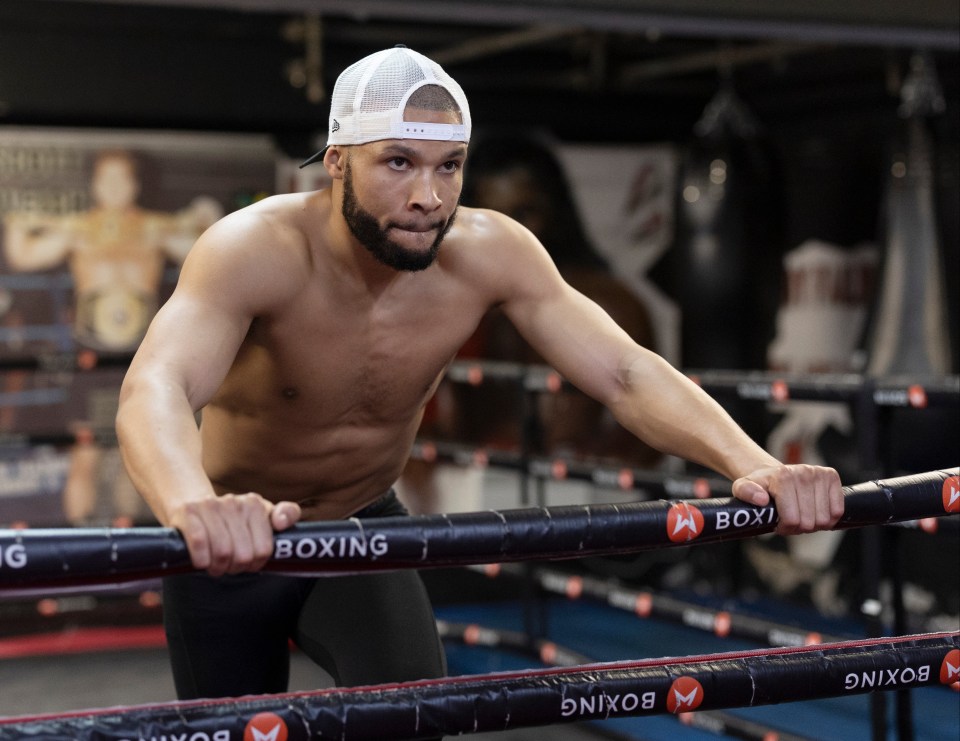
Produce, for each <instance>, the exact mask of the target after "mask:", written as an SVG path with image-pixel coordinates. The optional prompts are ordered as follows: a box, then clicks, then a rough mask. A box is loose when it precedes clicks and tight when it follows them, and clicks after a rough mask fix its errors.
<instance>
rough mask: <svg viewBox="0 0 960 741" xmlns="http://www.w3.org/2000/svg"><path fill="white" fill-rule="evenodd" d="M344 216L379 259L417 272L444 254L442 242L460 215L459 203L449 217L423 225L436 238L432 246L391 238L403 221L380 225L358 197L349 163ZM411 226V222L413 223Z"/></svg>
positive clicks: (345, 185) (361, 242) (346, 174)
mask: <svg viewBox="0 0 960 741" xmlns="http://www.w3.org/2000/svg"><path fill="white" fill-rule="evenodd" d="M342 211H343V218H344V220H345V221H346V222H347V226H348V227H350V231H351V232H352V233H353V236H354V237H356V238H357V241H358V242H360V244H362V245H363V246H364V247H366V248H367V250H368V251H369V252H370V254H371V255H373V256H374V257H375V258H377V260H379V261H380V262H382V263H383V264H384V265H387V266H389V267H391V268H393V269H394V270H407V271H410V272H415V271H418V270H425V269H427V268H428V267H430V266H431V265H432V264H433V262H434V261H435V260H436V259H437V255H438V254H440V244H441V243H442V242H443V238H444V237H445V236H446V235H447V232H448V231H450V227H451V226H453V222H454V219H455V218H456V216H457V211H456V207H454V210H453V213H451V214H450V216H449V218H447V219H446V220H435V221H433V222H430V223H429V224H424V225H420V226H418V227H417V228H418V229H424V231H423V232H421V233H423V234H434V235H435V236H434V238H433V242H432V243H431V244H430V245H429V247H428V248H426V249H424V248H423V247H408V246H404V245H402V244H400V243H398V242H396V241H394V240H392V239H391V238H390V233H391V231H395V230H398V229H401V230H402V227H403V225H401V224H397V223H393V222H389V221H388V222H387V223H386V224H385V225H384V226H380V222H379V221H377V219H376V217H374V216H373V214H371V213H370V212H369V211H365V210H364V208H363V207H362V206H361V205H360V203H359V202H358V201H357V196H356V193H354V190H353V176H352V175H351V173H350V167H349V165H348V166H346V167H345V168H344V174H343V207H342ZM407 226H410V225H409V224H408V225H407Z"/></svg>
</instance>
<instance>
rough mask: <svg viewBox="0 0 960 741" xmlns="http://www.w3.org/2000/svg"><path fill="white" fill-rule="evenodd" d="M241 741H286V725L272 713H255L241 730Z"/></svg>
mask: <svg viewBox="0 0 960 741" xmlns="http://www.w3.org/2000/svg"><path fill="white" fill-rule="evenodd" d="M243 741H287V724H286V723H284V722H283V718H281V717H280V716H279V715H274V714H273V713H257V714H256V715H254V716H253V717H252V718H251V719H250V722H249V723H247V727H246V728H244V729H243Z"/></svg>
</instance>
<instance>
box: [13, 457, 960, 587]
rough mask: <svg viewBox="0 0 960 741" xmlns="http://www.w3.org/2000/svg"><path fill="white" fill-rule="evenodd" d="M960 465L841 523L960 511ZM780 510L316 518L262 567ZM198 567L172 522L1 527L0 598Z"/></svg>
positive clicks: (513, 544) (377, 561)
mask: <svg viewBox="0 0 960 741" xmlns="http://www.w3.org/2000/svg"><path fill="white" fill-rule="evenodd" d="M958 474H960V469H958V468H953V469H948V470H943V471H931V472H928V473H923V474H919V475H915V476H903V477H898V478H892V479H887V480H879V481H874V482H865V483H862V484H857V485H855V486H848V487H844V496H845V512H844V515H843V518H842V519H841V520H840V522H839V523H838V525H837V528H838V529H847V528H856V527H863V526H867V525H877V524H884V523H890V522H899V521H904V520H917V519H921V518H925V517H938V516H944V515H948V514H953V513H956V512H958V511H960V476H958ZM776 525H777V513H776V507H775V506H774V505H772V504H771V505H768V506H766V507H756V506H753V505H749V504H745V503H743V502H740V501H739V500H736V499H733V498H726V499H704V500H696V501H692V502H687V501H676V502H668V501H656V502H633V503H626V504H601V505H582V506H562V507H539V508H527V509H515V510H501V511H495V510H491V511H487V512H466V513H453V514H441V515H417V516H411V517H386V518H370V519H363V520H360V519H356V518H351V519H349V520H340V521H326V522H313V523H303V524H298V525H295V526H294V527H292V528H290V529H289V530H286V531H284V532H281V533H277V534H276V535H275V537H274V554H273V557H272V558H271V559H270V561H269V562H268V563H267V565H266V566H265V567H264V569H265V570H266V571H274V572H281V573H287V574H301V575H305V576H306V575H329V574H338V573H340V574H343V573H357V572H362V571H386V570H392V569H398V568H434V567H447V566H464V565H469V564H483V563H490V562H504V561H523V560H534V559H538V560H549V559H563V558H580V557H584V556H594V555H612V554H623V553H633V552H639V551H642V550H648V549H652V548H664V547H675V546H687V545H695V544H700V543H714V542H720V541H725V540H732V539H739V538H747V537H753V536H756V535H761V534H764V533H769V532H772V531H773V530H774V528H775V527H776ZM190 570H192V566H191V564H190V558H189V553H188V552H187V549H186V545H185V543H184V541H183V539H182V537H181V536H180V534H179V533H178V532H177V531H176V530H173V529H171V528H160V527H144V528H122V529H116V528H74V529H67V530H60V529H37V530H29V529H27V530H0V594H4V593H6V594H7V596H10V595H11V594H15V595H17V596H23V595H25V594H30V593H36V592H38V591H41V590H42V591H44V592H49V591H50V590H51V589H54V588H57V587H66V588H73V587H82V586H86V587H89V586H93V585H98V584H100V585H102V584H105V583H110V584H116V583H119V582H128V581H140V580H146V579H151V578H155V577H157V576H162V575H165V574H177V573H183V572H186V571H190Z"/></svg>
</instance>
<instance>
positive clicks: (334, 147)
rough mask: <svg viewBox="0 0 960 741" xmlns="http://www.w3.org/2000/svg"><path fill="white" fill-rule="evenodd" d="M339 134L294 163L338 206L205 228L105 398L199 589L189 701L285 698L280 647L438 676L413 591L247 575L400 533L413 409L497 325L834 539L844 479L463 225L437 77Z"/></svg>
mask: <svg viewBox="0 0 960 741" xmlns="http://www.w3.org/2000/svg"><path fill="white" fill-rule="evenodd" d="M358 86H359V87H361V88H365V89H361V90H359V91H357V87H358ZM370 101H373V102H372V103H371V102H370ZM330 117H331V120H330V137H329V144H328V146H327V148H325V149H324V150H322V151H321V152H320V153H318V154H317V155H314V157H312V158H311V159H310V160H308V163H310V162H315V161H319V160H321V159H322V162H323V166H324V167H325V168H326V170H327V172H328V173H329V175H330V177H331V178H332V182H333V185H332V187H330V188H329V189H325V190H321V191H316V192H312V193H303V194H301V193H298V194H287V195H281V196H275V197H273V198H268V199H266V200H264V201H261V202H259V203H257V204H254V205H253V206H250V207H248V208H246V209H243V210H241V211H238V212H235V213H233V214H231V215H230V216H227V217H226V218H225V219H223V220H221V221H220V222H218V223H217V224H215V225H214V226H213V227H212V228H211V229H209V230H208V231H207V232H206V233H205V234H204V235H203V236H202V237H201V238H200V239H199V240H198V242H197V244H196V246H195V247H194V248H193V249H192V250H191V252H190V254H189V256H188V257H187V260H186V262H185V264H184V267H183V271H182V273H181V278H180V283H179V285H178V286H177V288H176V290H175V292H174V295H173V296H172V297H171V299H170V300H169V301H168V302H167V303H166V304H165V305H164V307H163V308H162V309H161V310H160V312H159V313H158V315H157V317H156V318H155V320H154V321H153V322H152V324H151V327H150V329H149V331H148V332H147V336H146V338H145V339H144V342H143V343H142V345H141V347H140V349H139V351H138V352H137V355H136V357H135V358H134V360H133V363H132V365H131V366H130V370H129V372H128V374H127V376H126V379H125V381H124V385H123V389H122V391H121V402H120V410H119V413H118V418H117V425H118V433H119V436H120V442H121V446H122V450H123V453H124V457H125V461H126V464H127V467H128V469H129V471H130V473H131V476H132V478H133V481H134V483H135V484H136V486H137V488H138V490H139V491H140V492H141V493H142V494H143V496H144V497H145V498H146V500H147V501H148V502H149V504H150V506H151V507H152V509H153V511H154V512H155V514H156V516H157V517H158V519H159V520H160V522H161V523H163V524H164V525H168V526H171V527H175V528H177V529H178V530H179V531H180V532H181V533H182V534H183V536H184V538H185V540H186V543H187V546H188V548H189V551H190V554H191V557H192V560H193V564H194V566H195V567H196V568H197V569H198V570H201V571H198V572H197V573H191V574H188V575H182V576H176V577H171V578H168V579H167V580H166V583H165V591H164V611H165V621H166V625H167V632H168V638H169V645H170V651H171V658H172V662H173V667H174V675H175V681H176V684H177V688H178V693H179V694H180V696H181V697H183V698H187V697H201V696H229V695H239V694H243V693H264V692H278V691H282V690H283V689H284V688H285V687H286V679H287V677H286V671H287V668H286V667H287V662H288V656H287V645H288V641H289V640H290V639H291V638H292V639H293V640H294V641H296V642H297V643H298V644H299V645H300V647H301V648H302V649H303V650H304V651H305V652H306V653H307V654H308V655H309V656H311V657H312V658H313V659H314V660H315V661H317V662H318V663H320V664H321V665H323V666H324V667H325V668H326V669H327V670H328V671H329V672H330V673H331V674H332V675H333V677H334V679H335V680H336V681H337V683H339V684H342V685H357V684H366V683H377V682H387V681H405V680H412V679H415V678H425V677H434V676H438V675H440V674H442V673H443V672H444V659H443V652H442V648H441V646H440V643H439V640H438V638H437V635H436V631H435V625H434V621H433V615H432V610H431V608H430V605H429V602H428V600H427V597H426V594H425V590H424V589H423V586H422V584H421V583H420V581H419V577H418V576H417V574H416V572H414V571H409V570H407V571H398V572H393V573H387V574H371V575H361V576H348V577H337V578H321V579H305V578H296V577H285V576H281V575H275V574H258V573H256V572H257V571H258V570H259V569H260V568H261V567H262V566H263V565H264V563H265V562H266V561H267V560H268V559H269V557H270V556H271V553H272V549H273V539H272V535H273V532H274V531H278V530H283V529H285V528H288V527H290V526H291V525H292V524H293V523H294V522H296V521H297V520H299V519H310V520H318V519H336V518H344V517H348V516H359V517H365V516H371V515H374V516H383V515H389V514H402V513H403V510H402V508H401V507H399V505H398V504H397V502H396V500H395V498H394V497H393V496H392V493H391V487H392V486H393V484H394V482H395V481H396V480H397V478H398V477H399V476H400V473H401V471H402V470H403V467H404V464H405V463H406V461H407V457H408V454H409V452H410V449H411V446H412V444H413V441H414V437H415V435H416V434H417V427H418V425H419V423H420V419H421V415H422V412H423V408H424V405H425V404H426V403H427V400H428V399H429V398H430V397H431V395H432V394H433V392H434V391H435V389H436V388H437V385H438V384H439V382H440V379H441V377H442V376H443V373H444V369H445V368H446V367H447V364H448V363H449V361H450V359H451V358H452V357H453V356H454V354H455V353H456V351H457V349H458V347H459V346H460V344H461V343H463V342H464V341H465V340H466V339H467V338H468V337H469V336H470V335H471V333H472V332H473V331H474V329H475V328H476V326H477V324H478V322H479V321H480V319H481V317H482V316H483V315H484V313H485V312H486V311H487V310H488V309H489V308H490V307H491V306H494V305H499V306H501V307H502V309H503V311H504V313H505V314H506V316H507V317H508V318H509V319H510V320H511V321H512V322H513V323H514V324H515V325H516V327H517V329H518V330H519V331H520V332H521V334H522V335H523V337H524V338H525V339H526V340H528V341H529V342H530V343H531V345H532V346H533V347H534V348H535V349H536V350H537V351H538V352H539V353H540V354H541V355H542V357H544V358H545V359H546V360H547V361H548V362H549V363H550V364H551V365H553V366H554V367H555V368H556V369H557V370H558V371H559V372H560V373H561V374H562V375H563V376H565V377H566V378H568V379H569V380H570V381H572V382H573V383H575V384H576V385H578V386H579V387H580V388H581V389H583V390H584V391H585V392H586V393H588V394H590V395H591V396H593V397H595V398H596V399H598V400H599V401H601V402H602V403H604V404H605V405H607V406H608V407H609V408H610V410H611V411H612V412H613V414H614V415H615V416H616V418H617V419H618V420H619V422H620V423H622V424H623V425H624V426H626V427H627V428H628V429H629V430H631V431H632V432H633V433H634V434H636V435H637V436H638V437H641V438H643V439H645V440H647V441H648V442H650V443H652V444H654V445H656V446H657V447H659V448H660V449H662V450H664V451H666V452H668V453H673V454H677V455H682V456H685V457H687V458H689V459H691V460H694V461H697V462H699V463H702V464H704V465H708V466H710V467H712V468H713V469H715V470H716V471H718V472H720V473H722V474H724V475H726V476H728V477H729V478H730V479H732V480H733V481H734V483H733V493H734V494H735V495H736V496H737V497H739V498H740V499H742V500H745V501H747V502H753V503H756V504H766V503H767V502H768V501H769V497H770V496H773V497H774V498H775V499H776V503H777V507H778V512H779V515H780V521H781V524H780V531H781V532H782V533H796V532H807V531H812V530H815V529H818V528H827V527H830V526H832V525H833V524H834V523H835V522H836V520H837V519H838V518H839V516H840V515H841V513H842V509H843V500H842V490H841V487H840V482H839V480H838V477H837V475H836V473H835V472H834V471H832V470H830V469H823V468H815V467H810V466H783V465H781V464H780V463H779V462H778V461H777V460H775V459H773V458H772V457H771V456H770V455H768V454H767V453H766V452H765V451H764V450H763V449H762V448H760V447H758V446H757V445H756V444H755V443H754V442H753V441H751V440H750V439H749V437H747V436H746V435H745V434H744V433H743V432H742V431H741V430H740V429H739V428H738V427H737V426H736V425H735V424H734V422H733V421H732V420H731V419H730V418H729V417H728V416H727V415H726V414H725V413H724V412H723V411H722V410H721V408H720V407H719V405H717V404H716V403H715V402H714V401H712V400H711V399H710V398H709V397H708V396H707V395H706V394H705V393H703V392H702V391H701V390H699V389H698V388H697V387H696V386H695V385H694V384H693V383H691V382H690V381H689V380H688V379H687V378H686V377H684V376H683V375H682V374H680V373H679V372H677V371H676V370H674V369H673V368H671V367H670V366H669V365H668V364H667V363H666V362H665V361H663V360H662V359H661V358H660V357H659V356H657V355H655V354H654V353H652V352H650V351H649V350H645V349H643V348H642V347H640V346H639V345H637V344H636V343H635V342H633V341H632V340H631V339H630V338H629V337H628V336H627V334H626V333H625V332H623V331H622V330H621V329H620V328H619V327H618V326H617V325H616V324H615V323H614V322H613V321H612V320H611V319H609V317H608V316H607V315H606V314H605V313H604V312H603V311H602V310H600V309H599V308H598V307H597V306H596V305H595V304H594V303H592V302H591V301H589V300H588V299H586V298H585V297H584V296H583V295H582V294H580V293H578V292H576V291H575V290H573V289H572V288H571V287H570V286H568V285H567V284H566V283H565V282H564V281H563V280H562V279H561V277H560V274H559V272H558V271H557V269H556V268H555V266H554V264H553V263H552V261H551V260H550V259H549V257H548V255H547V252H546V250H545V249H544V248H543V247H542V246H541V244H540V243H539V242H538V241H537V239H536V238H535V237H534V236H533V235H532V234H531V233H530V232H529V231H528V230H526V229H525V228H524V227H522V226H520V225H519V224H518V223H516V222H515V221H513V220H512V219H510V218H508V217H506V216H503V215H501V214H499V213H496V212H493V211H487V210H479V209H468V208H461V209H459V211H458V208H457V204H458V199H459V195H460V190H461V183H462V171H463V167H464V162H465V159H466V152H467V142H468V141H469V137H470V125H471V121H470V115H469V109H468V107H467V101H466V98H465V97H464V95H463V92H462V90H461V89H460V87H459V86H458V85H457V84H456V83H455V82H454V81H453V80H452V79H450V78H449V77H448V76H447V75H446V74H445V73H444V72H443V71H442V70H441V69H440V68H439V66H437V65H435V64H434V63H432V62H431V61H430V60H428V59H426V58H425V57H423V56H421V55H418V54H416V53H415V52H412V51H410V50H408V49H406V48H395V49H389V50H385V51H383V52H378V53H377V54H374V55H371V56H370V57H366V58H364V59H363V60H361V61H360V62H357V63H356V64H355V65H352V66H351V67H349V68H348V69H347V70H346V71H345V72H344V73H343V74H342V75H341V76H340V78H339V79H338V81H337V84H336V87H335V89H334V92H333V98H332V101H331V114H330ZM454 215H456V221H455V222H454ZM200 410H202V422H201V424H200V425H199V429H198V426H197V424H196V422H195V417H194V415H195V414H196V413H197V412H198V411H200ZM204 571H205V573H204Z"/></svg>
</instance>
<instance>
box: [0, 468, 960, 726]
mask: <svg viewBox="0 0 960 741" xmlns="http://www.w3.org/2000/svg"><path fill="white" fill-rule="evenodd" d="M844 494H845V500H846V512H845V514H844V517H843V518H842V520H841V522H840V523H839V524H838V527H839V528H857V527H864V526H867V525H879V524H892V523H900V522H909V521H916V520H920V519H924V518H949V517H951V516H953V515H955V514H956V513H957V512H958V510H960V469H956V468H954V469H947V470H943V471H931V472H928V473H925V474H920V475H916V476H907V477H898V478H893V479H885V480H877V481H873V482H865V483H862V484H858V485H856V486H851V487H845V489H844ZM776 523H777V517H776V510H775V507H772V506H771V507H754V506H752V505H746V504H744V503H741V502H738V501H736V500H732V499H729V498H728V499H703V500H692V501H686V500H681V501H672V502H671V501H662V502H638V503H631V504H622V505H589V506H574V507H552V508H550V507H547V508H543V507H540V508H537V507H534V508H526V509H519V510H505V511H489V512H472V513H454V514H448V515H418V516H412V517H408V518H374V519H368V520H363V521H360V520H357V519H351V520H346V521H342V522H321V523H304V524H298V525H296V526H294V527H293V528H292V529H291V530H289V531H286V532H283V533H278V534H277V535H276V537H275V547H274V555H273V558H272V559H271V560H270V562H269V563H268V565H267V566H266V569H267V570H270V571H275V572H281V573H288V574H300V575H304V576H306V575H311V576H317V575H321V576H329V577H330V578H335V577H336V575H337V574H344V573H357V572H362V571H375V570H390V569H398V568H418V569H430V568H441V567H449V566H453V565H456V566H466V565H474V566H477V565H483V564H489V563H506V564H510V563H514V562H519V561H534V560H538V561H543V560H563V559H570V558H578V557H582V556H584V555H588V554H592V555H597V554H607V555H609V554H622V553H631V552H636V551H640V550H644V549H651V548H664V547H675V546H690V545H697V544H701V543H710V542H717V541H720V540H727V539H741V538H748V537H755V536H757V535H761V534H763V533H768V532H771V531H772V530H773V529H774V528H775V527H776ZM0 559H2V563H3V568H0V594H7V595H9V594H13V595H21V596H22V595H25V594H36V593H40V592H45V593H50V592H58V591H64V590H67V591H69V590H74V589H81V588H86V589H103V588H111V587H113V586H115V585H117V584H122V583H132V582H137V581H143V580H149V579H153V578H156V577H157V576H160V575H163V574H171V573H182V572H184V571H187V570H189V569H190V568H191V567H190V565H189V558H188V554H187V552H186V548H185V546H184V544H183V541H182V539H181V538H180V537H179V535H178V534H177V533H176V532H175V531H172V530H170V529H167V528H129V529H112V528H92V529H79V530H29V529H27V530H5V531H0ZM582 588H583V582H582V581H581V582H580V590H581V591H582ZM564 591H566V592H568V595H569V594H570V593H571V592H576V591H577V590H576V589H575V588H573V589H572V588H569V587H565V588H564ZM806 642H809V645H800V646H790V647H778V648H769V649H759V650H750V651H734V652H727V653H721V654H710V655H702V656H688V657H684V658H673V659H663V658H661V659H651V660H643V661H616V662H606V663H589V664H577V665H573V666H566V667H555V668H547V669H530V670H524V671H514V672H498V673H492V674H479V675H469V676H459V677H450V678H446V679H439V680H428V681H419V682H408V683H403V684H395V685H382V686H373V687H353V688H343V689H330V690H319V691H315V692H299V693H288V694H282V695H275V696H263V697H257V698H241V699H230V700H215V701H196V702H179V703H165V704H153V705H144V706H136V707H129V708H111V709H107V710H91V711H85V712H76V713H67V714H59V715H46V716H34V717H31V716H18V717H13V718H7V719H0V740H3V741H5V740H6V739H20V738H37V739H39V738H43V739H133V738H168V739H169V738H189V739H196V740H197V741H200V739H215V740H217V741H227V740H228V739H234V738H235V739H249V738H267V737H271V738H275V739H290V740H291V741H292V740H293V739H301V738H302V739H306V738H337V739H357V740H359V739H383V740H386V739H405V738H411V739H412V738H431V737H435V736H437V735H439V734H451V735H454V734H464V733H478V732H484V731H500V730H507V729H512V728H524V727H537V726H547V725H552V724H558V723H570V722H575V721H583V720H596V719H609V718H618V717H633V716H643V715H654V714H664V713H669V714H682V713H688V712H692V711H695V710H696V711H707V710H715V709H720V708H734V707H754V706H759V705H767V704H773V703H782V702H794V701H800V700H810V699H816V698H823V697H836V696H842V695H850V694H863V693H872V692H878V691H892V690H902V689H906V688H915V687H925V686H936V685H946V686H951V687H955V688H956V687H960V632H958V631H954V632H938V633H930V634H923V635H909V636H896V637H881V638H866V639H859V640H854V641H842V642H831V643H821V642H818V641H806ZM270 734H273V735H272V736H271V735H270Z"/></svg>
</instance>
